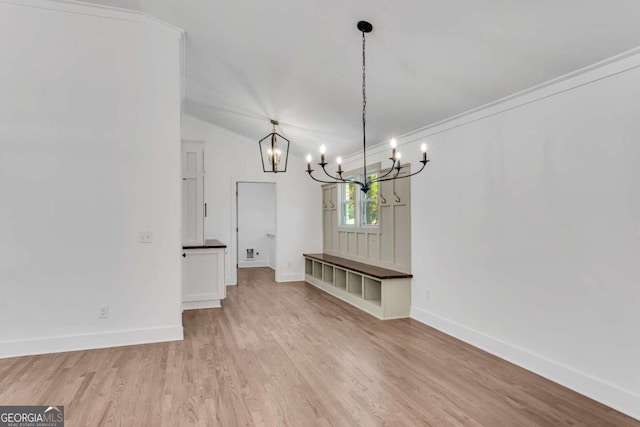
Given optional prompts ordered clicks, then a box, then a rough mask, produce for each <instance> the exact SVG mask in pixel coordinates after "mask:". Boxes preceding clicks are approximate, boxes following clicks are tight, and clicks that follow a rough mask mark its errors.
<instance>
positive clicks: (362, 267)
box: [302, 254, 413, 280]
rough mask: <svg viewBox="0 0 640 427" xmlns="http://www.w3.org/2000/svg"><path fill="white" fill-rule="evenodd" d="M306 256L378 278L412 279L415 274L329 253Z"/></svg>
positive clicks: (305, 255) (306, 256)
mask: <svg viewBox="0 0 640 427" xmlns="http://www.w3.org/2000/svg"><path fill="white" fill-rule="evenodd" d="M302 256H304V257H305V258H309V259H314V260H316V261H322V262H325V263H327V264H333V265H336V266H338V267H342V268H345V269H347V270H352V271H356V272H358V273H361V274H366V275H367V276H371V277H375V278H376V279H381V280H387V279H410V278H412V277H413V274H410V273H403V272H401V271H395V270H389V269H387V268H382V267H376V266H375V265H371V264H365V263H363V262H358V261H351V260H350V259H346V258H340V257H338V256H333V255H328V254H302Z"/></svg>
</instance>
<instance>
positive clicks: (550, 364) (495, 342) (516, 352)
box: [411, 307, 640, 420]
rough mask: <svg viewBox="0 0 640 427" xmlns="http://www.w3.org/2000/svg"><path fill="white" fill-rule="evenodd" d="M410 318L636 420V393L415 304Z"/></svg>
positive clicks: (639, 402) (639, 409) (639, 414)
mask: <svg viewBox="0 0 640 427" xmlns="http://www.w3.org/2000/svg"><path fill="white" fill-rule="evenodd" d="M411 318H412V319H415V320H417V321H419V322H421V323H424V324H426V325H429V326H431V327H433V328H435V329H438V330H440V331H442V332H444V333H445V334H447V335H451V336H452V337H454V338H457V339H459V340H461V341H464V342H466V343H468V344H471V345H472V346H474V347H478V348H480V349H482V350H484V351H486V352H488V353H491V354H493V355H495V356H498V357H500V358H501V359H504V360H507V361H509V362H511V363H513V364H515V365H518V366H520V367H522V368H524V369H527V370H529V371H531V372H535V373H536V374H538V375H541V376H543V377H545V378H547V379H549V380H551V381H554V382H556V383H558V384H561V385H563V386H565V387H567V388H570V389H571V390H574V391H576V392H578V393H580V394H582V395H585V396H587V397H590V398H591V399H594V400H596V401H598V402H600V403H603V404H605V405H607V406H609V407H611V408H614V409H616V410H618V411H620V412H623V413H625V414H627V415H629V416H631V417H634V418H636V419H638V420H640V396H638V395H636V394H634V393H632V392H630V391H627V390H623V389H621V388H619V387H616V386H614V385H612V384H608V383H605V382H603V381H601V380H599V379H597V378H593V377H592V376H590V375H587V374H584V373H582V372H578V371H576V370H574V369H571V368H569V367H567V366H564V365H561V364H559V363H557V362H554V361H552V360H548V359H545V358H544V357H542V356H540V355H537V354H535V353H532V352H530V351H528V350H525V349H523V348H520V347H518V346H515V345H513V344H510V343H507V342H505V341H502V340H499V339H497V338H494V337H491V336H489V335H486V334H484V333H482V332H479V331H476V330H473V329H469V328H467V327H466V326H462V325H460V324H458V323H455V322H453V321H451V320H448V319H445V318H443V317H441V316H438V315H436V314H433V313H430V312H428V311H426V310H423V309H421V308H418V307H411Z"/></svg>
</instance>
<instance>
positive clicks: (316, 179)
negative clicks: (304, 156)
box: [306, 169, 364, 187]
mask: <svg viewBox="0 0 640 427" xmlns="http://www.w3.org/2000/svg"><path fill="white" fill-rule="evenodd" d="M306 172H307V173H308V174H309V177H310V178H311V179H312V180H314V181H317V182H321V183H323V184H358V185H359V186H361V187H362V186H363V185H364V184H363V183H361V182H360V181H356V180H349V179H342V180H339V179H338V180H335V181H326V180H324V179H318V178H316V177H315V176H313V172H314V171H313V169H312V170H307V171H306ZM325 174H326V175H327V176H328V177H329V178H331V179H334V178H333V177H332V176H331V175H329V174H327V173H326V172H325Z"/></svg>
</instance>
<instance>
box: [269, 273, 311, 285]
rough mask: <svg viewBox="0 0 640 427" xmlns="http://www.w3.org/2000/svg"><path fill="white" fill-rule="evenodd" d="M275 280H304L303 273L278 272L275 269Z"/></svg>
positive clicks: (279, 281)
mask: <svg viewBox="0 0 640 427" xmlns="http://www.w3.org/2000/svg"><path fill="white" fill-rule="evenodd" d="M276 282H278V283H281V282H304V273H289V274H278V272H277V271H276Z"/></svg>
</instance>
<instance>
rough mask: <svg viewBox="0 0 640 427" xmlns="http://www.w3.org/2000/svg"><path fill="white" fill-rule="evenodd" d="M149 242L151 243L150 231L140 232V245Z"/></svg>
mask: <svg viewBox="0 0 640 427" xmlns="http://www.w3.org/2000/svg"><path fill="white" fill-rule="evenodd" d="M151 242H153V232H151V231H142V232H140V243H151Z"/></svg>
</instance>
